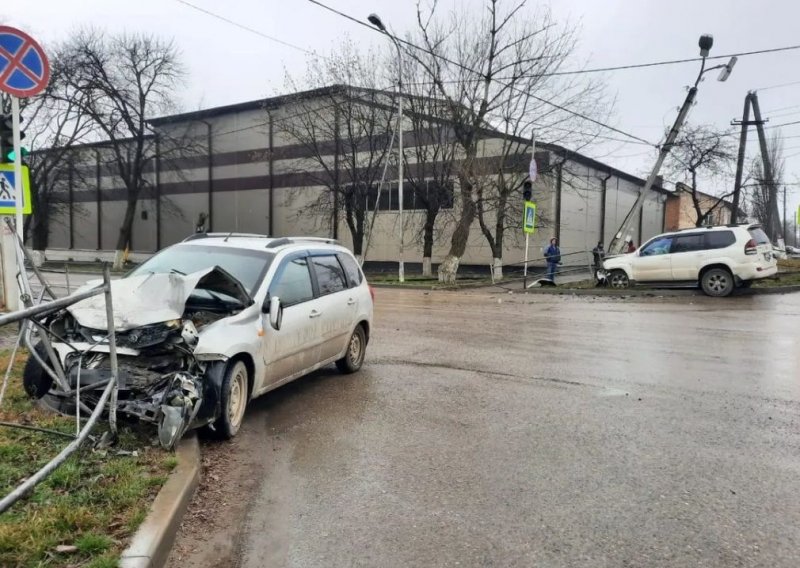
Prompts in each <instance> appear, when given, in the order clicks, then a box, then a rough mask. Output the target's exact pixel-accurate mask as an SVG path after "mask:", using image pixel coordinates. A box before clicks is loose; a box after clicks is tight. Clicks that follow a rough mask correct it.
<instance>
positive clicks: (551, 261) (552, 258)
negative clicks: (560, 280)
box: [544, 237, 561, 282]
mask: <svg viewBox="0 0 800 568" xmlns="http://www.w3.org/2000/svg"><path fill="white" fill-rule="evenodd" d="M544 258H545V260H546V261H547V277H548V278H549V279H550V280H552V281H553V282H555V278H556V267H557V266H558V265H559V264H561V249H560V248H558V239H557V238H555V237H553V238H552V239H550V246H549V247H547V249H546V250H545V251H544Z"/></svg>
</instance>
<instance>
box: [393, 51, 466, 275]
mask: <svg viewBox="0 0 800 568" xmlns="http://www.w3.org/2000/svg"><path fill="white" fill-rule="evenodd" d="M404 74H405V75H406V76H407V77H415V78H417V79H418V80H417V81H409V82H408V85H407V86H406V88H405V89H404V96H405V109H406V110H405V112H404V117H405V124H406V128H409V127H410V130H411V134H412V137H411V139H410V140H407V148H406V150H405V151H404V152H403V153H404V157H405V160H406V167H405V168H404V172H405V181H406V183H407V187H408V188H409V190H410V197H412V198H413V208H414V210H415V211H417V212H419V213H420V214H421V219H420V221H421V222H420V223H419V224H418V230H417V231H416V240H417V242H418V243H419V244H421V246H422V275H423V276H432V274H433V271H432V265H431V258H432V256H433V245H434V243H435V242H436V241H437V240H438V239H439V238H440V237H441V235H442V234H443V233H444V231H445V230H446V229H447V228H448V226H449V224H450V223H449V221H450V219H451V216H450V215H441V213H442V211H443V210H444V211H450V210H451V209H452V207H453V185H454V184H453V181H454V175H455V166H456V157H457V154H458V151H457V150H458V145H457V143H456V141H455V136H454V134H453V127H452V124H451V122H450V120H449V114H448V113H447V108H446V106H445V104H444V103H443V101H442V100H441V99H439V98H437V91H436V87H435V85H434V84H433V83H432V82H430V81H426V80H425V74H424V69H422V68H421V67H420V66H419V64H417V63H416V62H415V61H414V60H413V59H410V58H409V59H407V60H406V69H404ZM406 203H407V204H409V205H410V204H411V203H409V200H406ZM408 218H411V219H414V216H412V215H410V216H408ZM417 218H419V216H417Z"/></svg>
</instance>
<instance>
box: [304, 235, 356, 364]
mask: <svg viewBox="0 0 800 568" xmlns="http://www.w3.org/2000/svg"><path fill="white" fill-rule="evenodd" d="M309 261H310V264H311V267H312V270H313V272H314V275H315V277H316V282H317V289H318V291H319V302H320V311H321V315H320V352H319V360H320V361H327V360H329V359H332V358H334V357H336V356H337V355H339V354H340V353H342V352H343V351H344V348H345V346H346V345H347V340H348V339H349V334H350V331H351V321H352V319H353V316H352V315H351V314H352V312H353V306H354V303H355V298H354V297H353V294H352V292H351V291H350V290H349V289H348V286H347V277H346V276H345V272H344V269H343V268H342V265H341V264H340V263H339V259H338V258H337V257H336V253H335V252H334V251H325V252H324V253H312V255H311V256H310V257H309Z"/></svg>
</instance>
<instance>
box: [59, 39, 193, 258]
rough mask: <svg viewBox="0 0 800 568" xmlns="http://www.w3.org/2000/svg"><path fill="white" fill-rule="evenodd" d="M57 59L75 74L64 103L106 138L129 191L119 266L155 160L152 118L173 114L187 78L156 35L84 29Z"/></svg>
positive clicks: (119, 242)
mask: <svg viewBox="0 0 800 568" xmlns="http://www.w3.org/2000/svg"><path fill="white" fill-rule="evenodd" d="M58 57H59V58H61V59H63V60H64V61H65V62H66V64H67V65H68V66H69V68H70V69H72V70H73V72H72V73H71V74H70V75H69V76H68V77H67V87H68V88H67V89H66V92H65V99H69V98H70V97H72V98H73V99H74V100H75V101H76V102H77V104H78V108H79V110H80V112H81V113H84V114H85V115H87V116H89V117H90V118H91V119H92V121H93V122H94V124H95V125H96V126H97V127H98V129H99V130H100V132H101V133H102V135H103V136H104V137H105V138H106V139H107V147H108V149H109V151H110V153H111V156H112V159H113V162H114V165H115V169H116V174H117V175H118V176H119V178H120V179H121V180H122V183H123V185H124V186H125V190H126V208H125V215H124V218H123V221H122V224H121V225H120V229H119V237H118V238H117V243H116V256H115V259H114V264H115V266H116V267H119V266H121V264H122V261H123V251H124V250H125V249H126V248H127V247H128V246H129V244H130V240H131V232H132V228H133V221H134V215H135V213H136V206H137V203H138V201H139V198H140V196H141V193H142V189H143V188H144V187H145V185H146V176H145V174H146V172H148V170H149V168H150V161H151V160H152V157H153V155H154V150H153V148H152V147H151V145H152V144H153V143H154V138H153V136H152V135H151V133H150V131H149V130H150V129H149V126H148V123H147V119H148V118H153V117H154V116H155V115H158V114H165V113H167V112H169V111H172V110H174V103H173V101H174V99H175V95H176V93H175V91H176V88H177V87H178V85H179V84H180V81H181V79H182V77H183V70H182V67H181V64H180V61H179V54H178V51H177V49H176V47H175V45H174V44H173V43H172V42H171V41H164V40H161V39H159V38H157V37H154V36H148V35H133V34H122V35H107V34H105V33H103V32H100V31H96V30H82V31H79V32H78V33H77V34H75V36H73V37H72V38H71V39H70V40H69V41H68V42H67V43H66V44H65V45H64V46H63V48H62V49H61V50H60V51H59V54H58Z"/></svg>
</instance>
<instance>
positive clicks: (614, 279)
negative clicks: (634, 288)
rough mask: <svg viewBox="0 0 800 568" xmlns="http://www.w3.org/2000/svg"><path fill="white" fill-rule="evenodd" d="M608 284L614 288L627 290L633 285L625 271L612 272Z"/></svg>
mask: <svg viewBox="0 0 800 568" xmlns="http://www.w3.org/2000/svg"><path fill="white" fill-rule="evenodd" d="M608 283H609V284H611V287H612V288H618V289H625V288H628V287H629V286H630V285H631V281H630V279H629V278H628V275H627V274H626V273H625V271H624V270H619V269H618V270H612V271H611V274H610V275H609V277H608Z"/></svg>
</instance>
